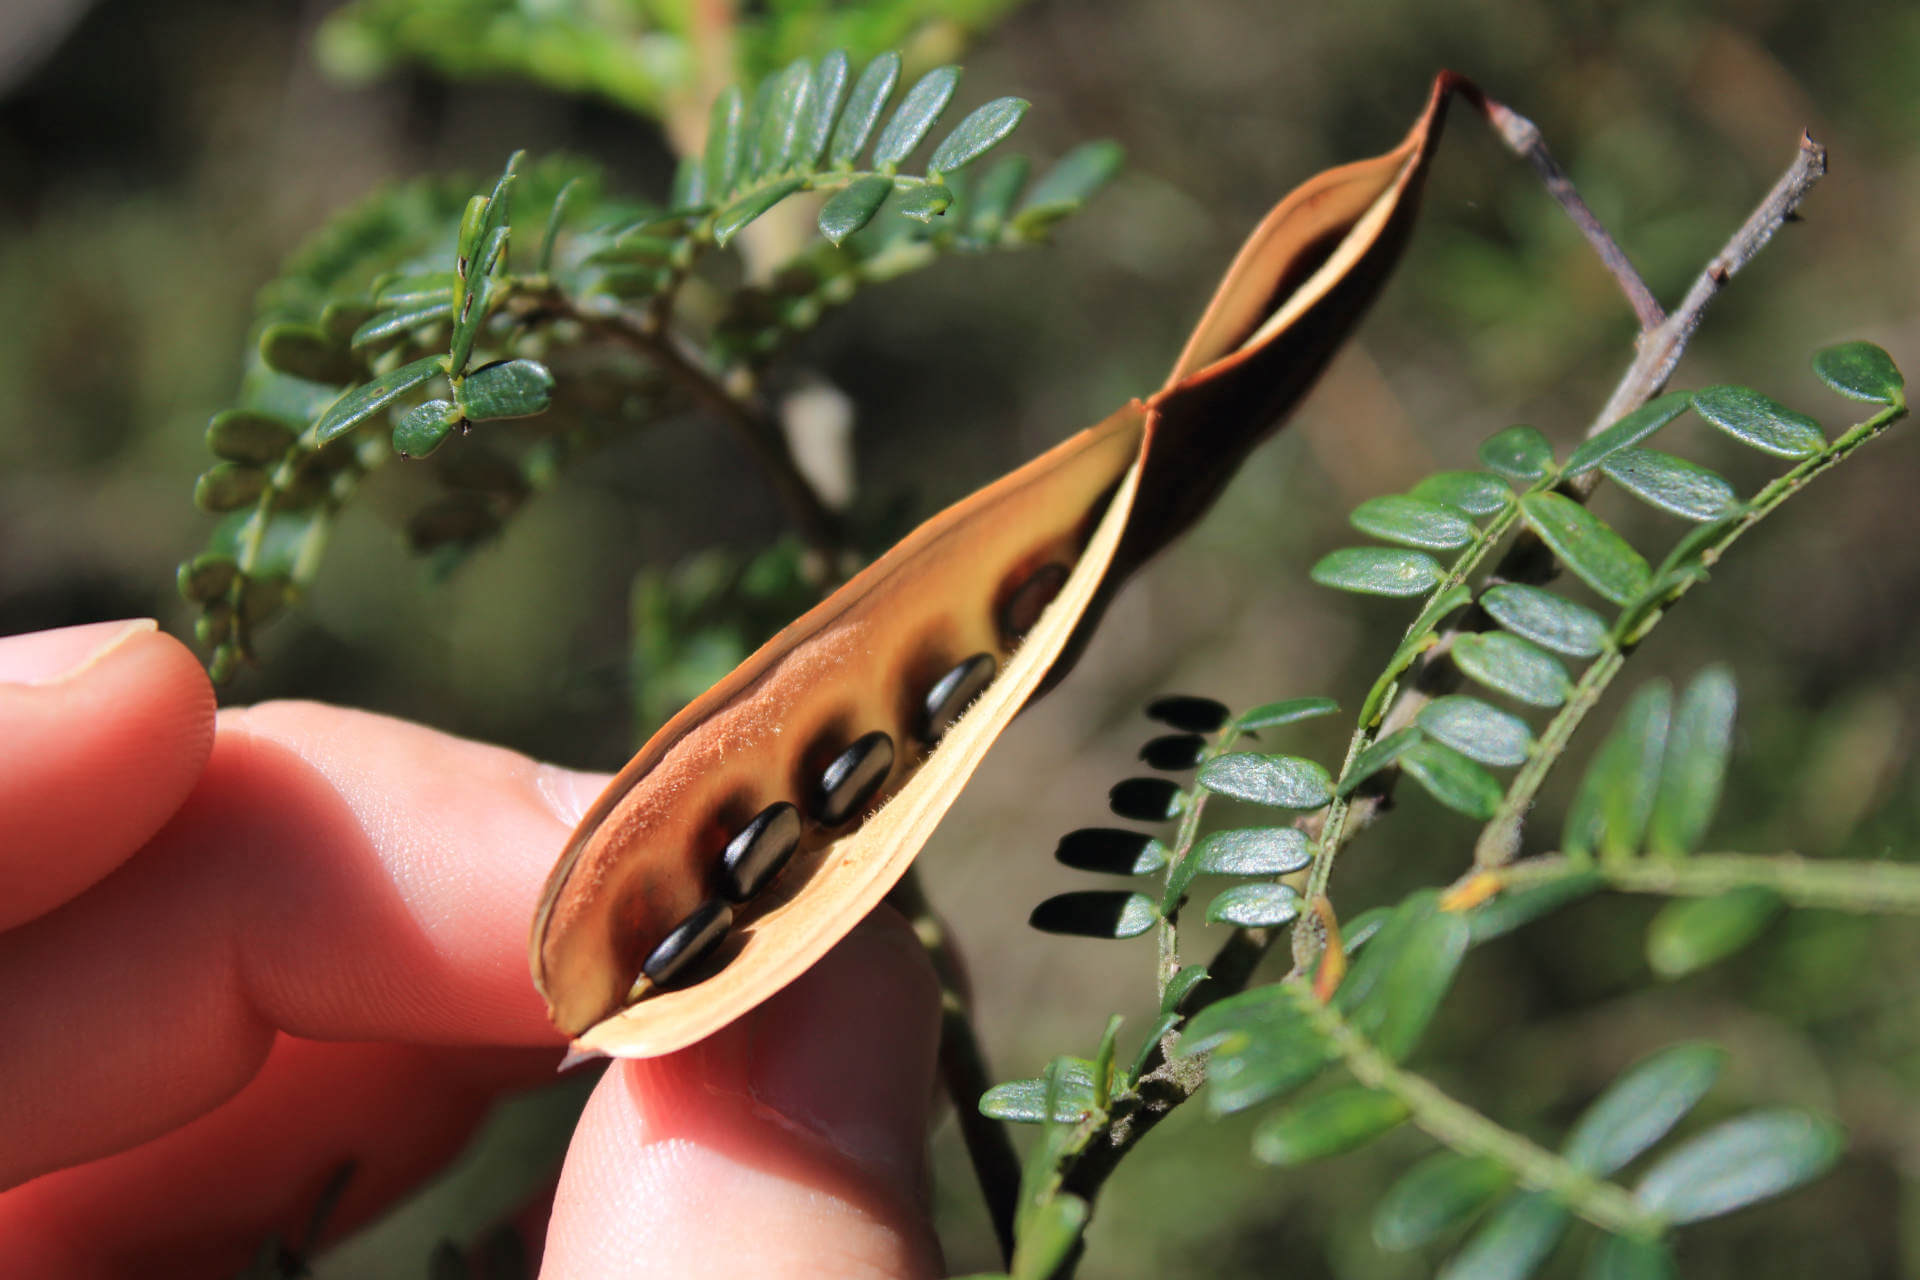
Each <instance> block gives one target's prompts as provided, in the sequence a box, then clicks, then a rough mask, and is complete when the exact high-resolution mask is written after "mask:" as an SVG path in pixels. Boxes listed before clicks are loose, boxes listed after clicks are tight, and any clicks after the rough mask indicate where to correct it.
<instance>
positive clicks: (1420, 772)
mask: <svg viewBox="0 0 1920 1280" xmlns="http://www.w3.org/2000/svg"><path fill="white" fill-rule="evenodd" d="M1399 763H1400V771H1401V772H1402V773H1403V774H1405V775H1406V776H1407V777H1409V778H1412V779H1413V780H1414V781H1415V782H1417V783H1419V784H1420V786H1421V788H1422V789H1423V790H1424V791H1426V793H1427V794H1428V795H1430V796H1432V797H1433V798H1434V799H1435V800H1438V801H1439V802H1440V803H1441V804H1443V805H1445V806H1446V807H1447V808H1449V809H1452V810H1453V811H1454V812H1456V813H1464V814H1466V815H1467V816H1468V817H1469V818H1477V819H1479V820H1480V821H1482V822H1485V821H1486V820H1487V819H1488V818H1491V817H1492V816H1493V815H1494V813H1495V812H1497V811H1498V810H1499V808H1500V797H1501V796H1502V795H1504V794H1505V792H1506V788H1504V787H1502V786H1501V785H1500V783H1499V781H1498V780H1497V779H1496V778H1495V777H1494V776H1493V775H1492V774H1490V773H1488V772H1487V771H1486V770H1485V769H1483V768H1481V767H1480V766H1479V765H1477V764H1475V763H1474V762H1473V761H1471V760H1469V759H1467V758H1466V757H1465V756H1463V755H1461V754H1460V753H1459V752H1458V751H1455V750H1454V749H1453V748H1452V747H1449V746H1445V745H1443V744H1441V743H1438V742H1433V741H1426V740H1423V741H1420V742H1416V743H1414V744H1413V745H1412V746H1411V747H1409V748H1407V750H1406V751H1405V752H1403V753H1402V754H1401V756H1400V761H1399Z"/></svg>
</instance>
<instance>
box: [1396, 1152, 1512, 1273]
mask: <svg viewBox="0 0 1920 1280" xmlns="http://www.w3.org/2000/svg"><path fill="white" fill-rule="evenodd" d="M1512 1182H1513V1173H1512V1171H1511V1170H1509V1169H1508V1168H1507V1166H1505V1165H1504V1164H1501V1163H1500V1162H1499V1161H1498V1160H1495V1159H1493V1158H1492V1157H1491V1156H1463V1155H1460V1154H1458V1153H1456V1152H1452V1151H1441V1152H1437V1153H1435V1154H1434V1155H1430V1156H1428V1157H1427V1158H1426V1159H1424V1160H1422V1161H1421V1162H1420V1163H1419V1164H1416V1165H1414V1166H1413V1168H1411V1169H1409V1170H1408V1171H1407V1172H1406V1175H1405V1176H1403V1177H1402V1178H1401V1179H1400V1180H1399V1181H1398V1182H1396V1183H1394V1184H1393V1185H1392V1186H1391V1187H1389V1188H1388V1189H1387V1193H1386V1195H1384V1196H1382V1197H1381V1198H1380V1203H1379V1204H1378V1205H1377V1206H1375V1208H1374V1211H1373V1241H1374V1243H1375V1244H1377V1245H1379V1246H1380V1247H1381V1248H1382V1249H1386V1250H1389V1251H1392V1252H1396V1253H1398V1252H1403V1251H1405V1250H1407V1249H1417V1248H1419V1247H1420V1246H1421V1245H1423V1244H1429V1243H1431V1242H1432V1241H1434V1240H1437V1239H1439V1238H1440V1237H1441V1236H1443V1235H1446V1234H1447V1233H1448V1232H1450V1231H1452V1230H1454V1229H1455V1228H1457V1227H1460V1226H1463V1225H1464V1224H1466V1223H1467V1222H1469V1221H1470V1220H1472V1219H1473V1217H1474V1216H1475V1215H1477V1214H1478V1213H1479V1212H1480V1211H1481V1210H1482V1209H1484V1208H1486V1207H1487V1205H1488V1204H1490V1203H1492V1201H1493V1198H1494V1197H1495V1196H1497V1195H1499V1194H1500V1193H1501V1192H1502V1191H1505V1190H1506V1189H1507V1188H1508V1186H1510V1185H1512Z"/></svg>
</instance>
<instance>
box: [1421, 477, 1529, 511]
mask: <svg viewBox="0 0 1920 1280" xmlns="http://www.w3.org/2000/svg"><path fill="white" fill-rule="evenodd" d="M1408 492H1409V493H1411V494H1412V495H1413V496H1414V497H1416V498H1424V499H1426V500H1427V501H1428V502H1439V503H1444V504H1445V505H1447V506H1449V507H1452V508H1453V509H1454V510H1456V511H1463V512H1465V513H1466V514H1467V515H1470V516H1490V515H1493V514H1494V513H1495V512H1497V511H1502V510H1505V509H1506V507H1507V506H1508V505H1509V504H1510V503H1512V501H1513V490H1512V489H1509V488H1508V487H1507V486H1506V485H1505V484H1504V483H1502V482H1501V480H1500V478H1499V477H1498V476H1491V475H1488V474H1487V473H1486V472H1484V471H1439V472H1435V473H1434V474H1433V475H1430V476H1428V477H1427V478H1426V479H1424V480H1422V481H1421V482H1420V483H1419V484H1416V485H1415V486H1413V488H1412V489H1410V490H1408Z"/></svg>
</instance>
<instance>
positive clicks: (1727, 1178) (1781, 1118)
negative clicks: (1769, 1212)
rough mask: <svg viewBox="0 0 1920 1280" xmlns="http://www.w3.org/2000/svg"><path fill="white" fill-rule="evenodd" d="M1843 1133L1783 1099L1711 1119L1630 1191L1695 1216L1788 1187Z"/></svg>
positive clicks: (1830, 1153) (1838, 1144)
mask: <svg viewBox="0 0 1920 1280" xmlns="http://www.w3.org/2000/svg"><path fill="white" fill-rule="evenodd" d="M1844 1145H1845V1139H1844V1137H1843V1135H1842V1134H1841V1131H1840V1127H1839V1126H1838V1125H1836V1124H1834V1123H1833V1122H1832V1121H1830V1120H1826V1119H1823V1118H1822V1117H1820V1116H1816V1115H1812V1114H1810V1113H1808V1112H1805V1111H1796V1110H1792V1109H1789V1108H1786V1107H1780V1108H1774V1109H1769V1110H1762V1111H1751V1112H1748V1113H1747V1114H1746V1115H1743V1116H1739V1117H1736V1118H1735V1119H1732V1120H1728V1121H1726V1122H1725V1123H1724V1124H1720V1125H1717V1126H1715V1127H1714V1128H1712V1129H1709V1130H1707V1132H1705V1133H1703V1134H1701V1135H1700V1136H1699V1137H1697V1138H1694V1139H1692V1140H1690V1141H1688V1142H1686V1143H1684V1144H1682V1145H1681V1147H1680V1148H1679V1149H1678V1150H1676V1151H1673V1152H1670V1153H1669V1154H1668V1155H1667V1156H1666V1158H1665V1159H1663V1160H1661V1161H1660V1162H1659V1163H1658V1164H1656V1165H1654V1167H1653V1168H1652V1169H1650V1170H1648V1171H1647V1176H1646V1177H1645V1178H1643V1179H1641V1180H1640V1185H1639V1186H1638V1187H1637V1188H1635V1189H1634V1198H1635V1199H1637V1200H1639V1201H1641V1202H1642V1203H1643V1204H1645V1205H1646V1206H1647V1207H1648V1208H1649V1209H1652V1210H1653V1211H1654V1212H1655V1213H1658V1214H1660V1215H1661V1216H1663V1217H1665V1218H1666V1219H1668V1220H1669V1221H1671V1222H1675V1223H1684V1222H1699V1221H1701V1220H1703V1219H1706V1218H1717V1217H1719V1216H1720V1215H1721V1214H1723V1213H1732V1212H1733V1211H1734V1210H1735V1209H1743V1208H1745V1207H1746V1206H1747V1205H1750V1204H1754V1203H1756V1202H1758V1201H1761V1200H1768V1199H1771V1198H1773V1197H1774V1196H1777V1195H1780V1194H1782V1193H1784V1192H1787V1191H1791V1190H1793V1189H1794V1188H1795V1187H1797V1186H1799V1185H1801V1184H1802V1183H1805V1182H1809V1181H1811V1180H1813V1179H1814V1178H1817V1177H1819V1176H1820V1175H1821V1174H1823V1173H1825V1172H1826V1171H1827V1170H1828V1169H1829V1168H1830V1167H1831V1166H1832V1165H1833V1162H1834V1161H1835V1160H1837V1159H1839V1156H1840V1150H1841V1148H1842V1147H1843V1146H1844Z"/></svg>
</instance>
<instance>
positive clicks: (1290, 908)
mask: <svg viewBox="0 0 1920 1280" xmlns="http://www.w3.org/2000/svg"><path fill="white" fill-rule="evenodd" d="M1299 914H1300V895H1299V894H1298V893H1296V892H1294V891H1293V890H1292V889H1290V888H1288V887H1287V886H1286V885H1283V884H1266V883H1264V882H1257V883H1254V884H1237V885H1234V886H1233V887H1232V888H1231V889H1228V890H1226V891H1225V892H1224V893H1221V894H1220V895H1219V896H1218V897H1216V898H1214V900H1213V901H1212V902H1210V903H1208V904H1207V919H1208V920H1211V921H1212V922H1214V923H1215V924H1230V925H1233V926H1235V927H1236V928H1241V929H1271V928H1276V927H1278V926H1279V925H1283V924H1286V923H1287V922H1288V921H1290V920H1292V919H1294V918H1295V917H1297V916H1298V915H1299Z"/></svg>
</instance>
